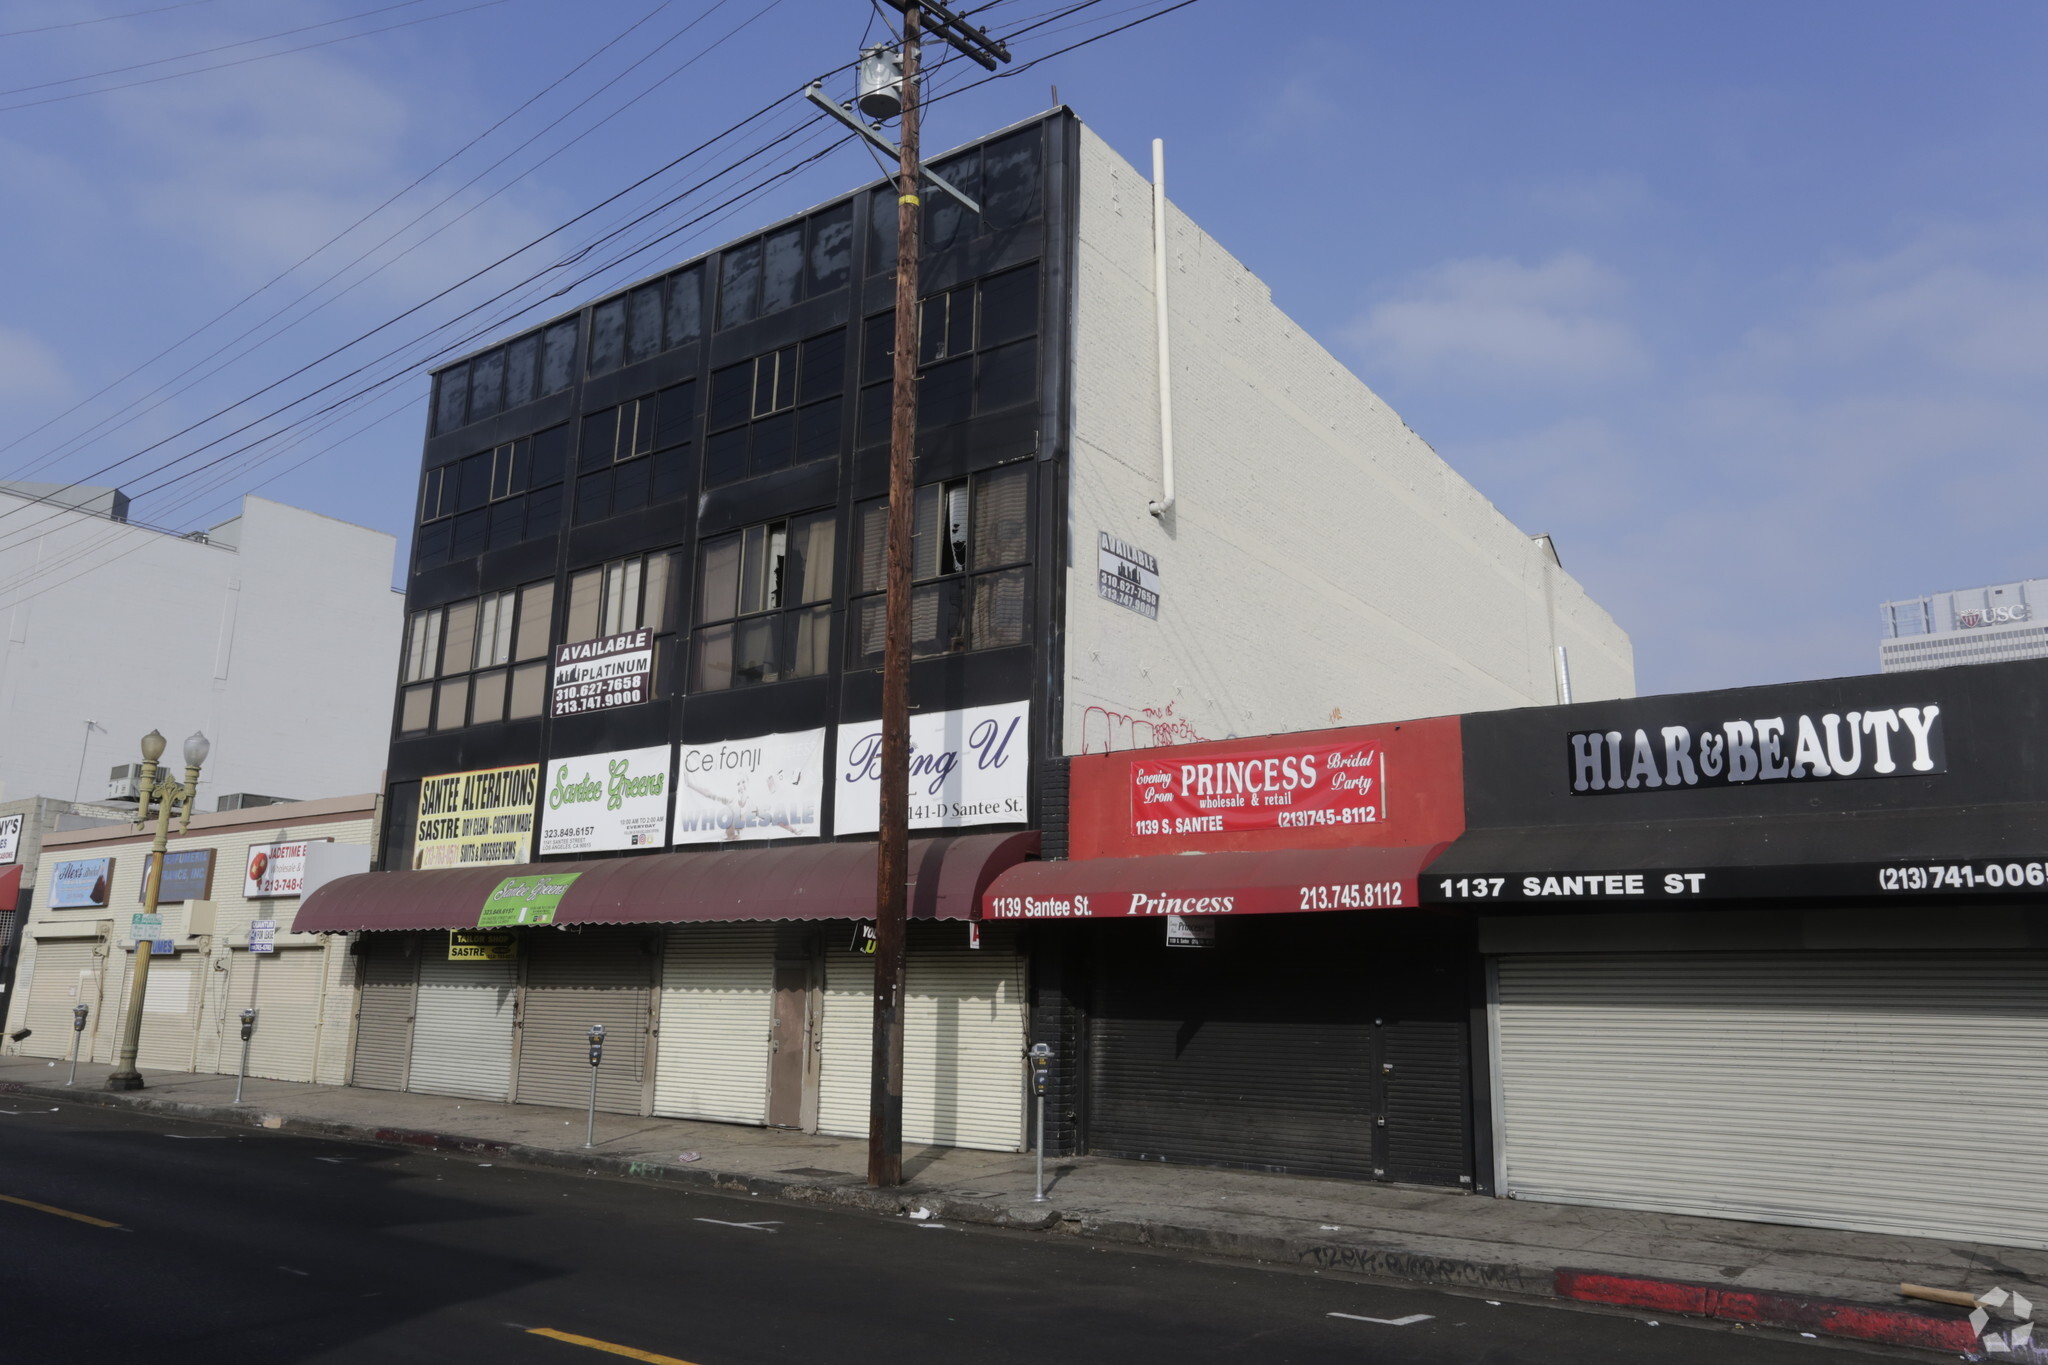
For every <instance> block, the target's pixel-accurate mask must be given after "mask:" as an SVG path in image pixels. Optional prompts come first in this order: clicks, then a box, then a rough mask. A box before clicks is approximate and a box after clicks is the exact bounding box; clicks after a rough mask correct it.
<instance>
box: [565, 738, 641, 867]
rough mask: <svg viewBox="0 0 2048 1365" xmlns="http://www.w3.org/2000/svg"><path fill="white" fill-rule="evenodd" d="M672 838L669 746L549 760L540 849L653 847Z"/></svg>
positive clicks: (590, 850) (583, 850) (572, 850)
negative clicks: (669, 835) (669, 823)
mask: <svg viewBox="0 0 2048 1365" xmlns="http://www.w3.org/2000/svg"><path fill="white" fill-rule="evenodd" d="M667 839H668V746H666V745H657V746H655V747H654V748H651V749H623V750H620V751H619V752H617V753H609V754H589V755H586V756H585V757H583V758H555V759H550V760H548V784H547V791H546V793H545V794H544V795H543V796H542V797H541V811H540V851H541V852H542V853H595V852H601V851H604V850H608V849H621V848H650V847H655V846H658V845H660V844H663V843H665V842H667Z"/></svg>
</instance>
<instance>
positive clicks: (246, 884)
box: [164, 839, 327, 901]
mask: <svg viewBox="0 0 2048 1365" xmlns="http://www.w3.org/2000/svg"><path fill="white" fill-rule="evenodd" d="M320 842H322V843H325V842H327V841H326V840H321V841H320ZM306 844H307V841H306V840H303V839H302V840H300V841H299V842H297V843H292V844H251V845H249V863H248V866H247V867H246V868H244V869H243V872H242V898H243V899H244V900H252V901H254V900H267V899H269V898H272V897H284V896H298V895H303V894H304V893H305V885H306ZM172 856H173V857H176V856H177V855H176V854H173V855H172ZM170 870H171V865H170V864H169V863H165V864H164V872H165V873H166V874H168V873H169V872H170Z"/></svg>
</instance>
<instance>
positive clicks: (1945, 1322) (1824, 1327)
mask: <svg viewBox="0 0 2048 1365" xmlns="http://www.w3.org/2000/svg"><path fill="white" fill-rule="evenodd" d="M1556 1291H1557V1297H1559V1298H1561V1299H1576V1300H1578V1301H1579V1302H1581V1303H1604V1304H1612V1305H1615V1306H1617V1307H1622V1308H1648V1309H1653V1310H1655V1311H1657V1312H1660V1313H1677V1314H1682V1315H1689V1316H1692V1317H1703V1318H1719V1319H1721V1320H1723V1321H1726V1322H1748V1323H1755V1324H1757V1325H1759V1326H1764V1327H1787V1328H1791V1329H1793V1330H1794V1331H1802V1332H1813V1333H1816V1334H1822V1333H1824V1334H1826V1335H1828V1336H1833V1337H1850V1338H1853V1339H1855V1340H1857V1341H1875V1342H1880V1343H1883V1344H1884V1345H1887V1346H1917V1347H1923V1348H1928V1349H1932V1350H1937V1351H1954V1352H1956V1353H1958V1354H1967V1353H1969V1352H1972V1351H1975V1350H1977V1349H1978V1343H1977V1333H1976V1331H1975V1329H1973V1328H1972V1327H1971V1326H1970V1324H1969V1323H1968V1322H1967V1321H1965V1320H1964V1319H1963V1318H1961V1317H1945V1316H1942V1315H1940V1314H1939V1312H1938V1310H1935V1311H1929V1312H1925V1313H1923V1312H1920V1311H1918V1310H1917V1309H1912V1308H1902V1307H1899V1306H1897V1305H1889V1304H1888V1305H1878V1304H1868V1303H1851V1302H1849V1301H1847V1300H1844V1299H1812V1298H1803V1297H1801V1296H1799V1295H1796V1294H1772V1293H1766V1292H1762V1291H1758V1290H1753V1289H1728V1288H1724V1287H1721V1286H1718V1285H1711V1284H1695V1283H1691V1282H1689V1281H1685V1280H1656V1279H1647V1278H1644V1277H1642V1276H1636V1275H1611V1274H1608V1273H1606V1272H1604V1271H1598V1270H1564V1269H1560V1270H1559V1271H1558V1272H1557V1282H1556Z"/></svg>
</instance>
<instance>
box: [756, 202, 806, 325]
mask: <svg viewBox="0 0 2048 1365" xmlns="http://www.w3.org/2000/svg"><path fill="white" fill-rule="evenodd" d="M803 274H804V230H803V225H802V224H798V225H796V226H794V227H787V228H784V229H783V230H782V231H780V232H777V233H774V234H772V235H771V236H770V237H769V238H768V239H767V242H766V244H765V249H764V250H763V252H762V259H761V315H762V316H763V317H766V316H767V315H768V314H770V313H773V312H777V311H779V310H780V309H784V308H787V307H789V306H790V305H791V304H793V303H795V302H796V300H797V291H798V290H800V289H801V288H802V287H803Z"/></svg>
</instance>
